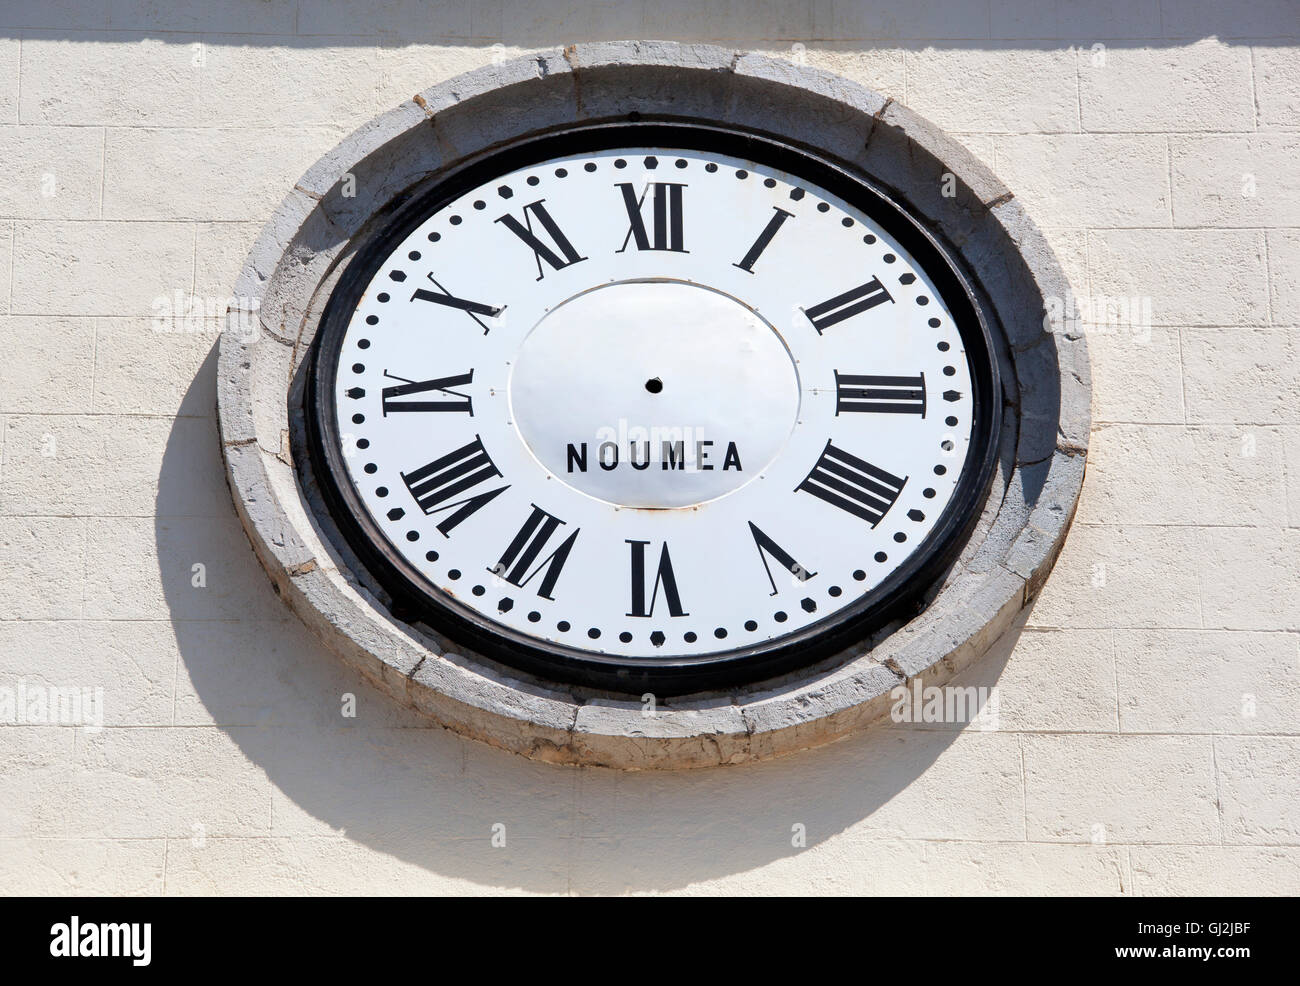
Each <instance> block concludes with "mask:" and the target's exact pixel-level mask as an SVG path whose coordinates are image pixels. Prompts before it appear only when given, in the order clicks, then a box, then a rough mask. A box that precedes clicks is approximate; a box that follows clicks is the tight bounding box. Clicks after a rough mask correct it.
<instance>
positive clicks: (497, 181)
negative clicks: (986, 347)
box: [332, 147, 974, 664]
mask: <svg viewBox="0 0 1300 986" xmlns="http://www.w3.org/2000/svg"><path fill="white" fill-rule="evenodd" d="M336 358H337V367H336V376H335V383H334V387H333V393H332V398H333V413H334V414H335V415H336V417H337V431H338V434H339V443H340V447H341V452H342V461H343V463H344V468H345V472H346V475H347V477H348V479H349V480H350V482H351V484H352V486H353V487H354V490H355V493H356V496H357V498H358V499H359V501H360V503H361V504H362V505H363V506H364V509H365V510H366V511H367V512H368V514H369V517H370V520H371V521H372V522H373V527H374V529H376V530H377V531H378V532H379V533H380V534H381V536H382V537H383V539H385V540H386V541H387V543H388V545H389V547H390V550H391V552H392V553H395V554H397V555H399V556H400V557H401V558H402V559H404V560H405V562H406V563H407V564H408V565H409V566H410V568H411V569H413V570H414V571H415V572H417V573H418V575H419V577H421V578H422V579H423V581H424V582H425V583H427V584H426V585H424V587H423V588H424V591H425V592H426V593H427V595H428V596H429V597H431V598H432V599H433V600H435V601H437V600H448V599H451V600H454V601H455V602H457V603H459V604H460V605H461V606H463V607H468V608H469V609H471V610H473V611H474V612H475V613H476V614H477V615H478V616H479V617H480V618H481V619H482V621H485V622H486V623H487V624H489V625H496V626H499V627H503V628H508V629H509V630H511V631H514V633H515V634H518V635H523V636H524V637H527V638H531V639H533V640H534V641H536V642H537V643H538V645H540V646H546V645H548V644H553V645H560V646H561V647H563V648H567V649H570V650H572V651H577V652H585V653H588V654H591V655H612V656H614V657H616V658H620V659H629V660H630V663H633V664H636V663H638V662H639V661H649V662H653V661H654V659H656V658H658V659H660V660H668V661H680V660H681V659H683V658H694V657H702V656H705V655H710V654H717V653H719V652H727V651H736V650H742V649H749V648H762V647H765V646H768V645H771V644H773V643H776V642H779V641H780V639H781V638H783V637H786V636H788V635H791V634H794V633H797V632H799V631H801V630H805V629H807V628H809V627H810V626H811V625H813V624H816V623H819V622H821V621H824V620H827V618H828V617H833V616H834V615H835V614H837V613H841V612H843V611H845V610H846V609H849V608H851V607H855V606H856V605H858V604H859V603H861V602H862V600H863V598H864V597H865V596H867V595H868V594H870V593H871V592H872V590H873V589H875V588H876V587H877V586H879V585H880V584H881V582H882V581H883V580H884V579H886V578H887V577H888V576H889V575H890V574H891V573H892V572H895V571H896V570H897V569H898V568H899V567H900V566H903V565H904V564H905V563H906V562H908V560H909V559H910V558H912V556H913V555H914V553H916V552H918V551H919V550H921V549H922V547H923V545H925V543H926V538H927V535H929V534H930V533H931V531H932V530H934V528H935V525H936V523H937V521H938V520H939V518H940V516H941V515H942V514H943V513H944V509H945V507H947V506H948V504H949V501H950V500H951V499H952V498H953V495H954V490H955V489H956V487H957V485H958V479H959V477H960V476H961V474H962V469H963V465H964V464H965V462H966V460H967V457H968V455H969V454H970V452H971V436H972V418H973V414H974V404H973V396H972V370H971V368H970V366H969V365H968V361H967V355H966V348H965V346H964V344H963V339H962V336H961V334H960V332H959V331H958V328H957V326H956V325H955V324H954V319H953V316H952V314H951V313H950V311H949V310H948V308H947V307H946V305H945V303H944V301H943V299H942V297H941V296H940V292H939V291H938V289H937V287H936V285H935V283H934V282H933V281H932V280H931V277H930V276H928V275H927V273H926V271H925V270H922V269H921V268H920V266H919V265H918V264H917V263H916V262H915V261H914V259H913V257H912V256H911V255H910V254H909V253H908V252H907V251H906V250H905V249H903V248H902V246H901V245H900V243H899V242H898V240H896V239H895V238H894V237H893V236H891V235H890V234H889V233H887V232H886V231H885V229H884V228H882V227H881V226H880V225H879V224H878V223H877V222H876V221H875V220H873V219H872V218H870V217H869V216H868V215H867V214H865V213H864V212H863V211H861V210H859V209H858V208H856V207H855V206H853V205H851V204H850V203H849V202H847V201H845V200H843V199H841V198H838V197H837V196H835V195H833V194H831V193H829V192H827V191H825V190H823V189H821V188H818V187H817V186H815V185H813V184H810V183H809V182H808V181H806V180H804V179H803V178H800V177H798V176H796V175H793V174H789V173H786V172H784V171H781V170H778V169H776V168H772V167H768V166H766V165H764V164H761V163H755V162H753V161H747V160H742V159H739V158H734V157H728V156H725V155H721V154H716V153H713V152H706V151H698V150H686V149H672V148H665V147H639V148H633V147H623V148H618V149H615V150H604V151H595V152H590V153H583V154H575V155H571V156H565V157H556V158H551V159H549V160H547V161H545V162H544V163H541V164H535V165H530V166H528V167H523V168H520V169H518V170H515V171H511V172H510V173H507V174H502V175H500V176H499V177H495V178H492V179H491V180H490V181H487V182H485V183H483V184H481V185H480V186H479V187H476V188H473V189H472V190H470V191H468V192H466V193H465V194H463V195H460V196H459V197H457V198H454V199H452V200H451V201H449V202H447V203H446V204H445V205H444V206H443V207H441V208H439V209H438V210H437V211H436V212H434V213H433V214H431V215H429V216H428V217H427V218H425V219H424V221H423V222H421V223H420V225H419V226H418V227H416V228H415V229H414V230H413V231H412V232H411V233H410V234H409V235H408V236H406V237H405V239H404V240H402V242H401V243H400V244H399V245H398V246H397V247H396V248H395V249H393V250H391V252H390V253H389V254H388V256H387V257H386V258H385V259H383V260H382V262H381V263H380V264H379V266H378V268H377V269H376V271H375V273H374V275H373V277H372V278H371V280H370V282H369V285H368V286H367V287H366V289H365V291H364V293H363V294H362V295H361V298H360V301H359V302H358V303H357V305H356V307H355V310H354V311H353V312H352V313H351V316H350V319H349V320H348V324H347V327H346V330H345V332H344V335H343V339H342V342H341V344H340V345H339V348H338V355H337V357H336Z"/></svg>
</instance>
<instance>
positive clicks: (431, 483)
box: [401, 435, 510, 537]
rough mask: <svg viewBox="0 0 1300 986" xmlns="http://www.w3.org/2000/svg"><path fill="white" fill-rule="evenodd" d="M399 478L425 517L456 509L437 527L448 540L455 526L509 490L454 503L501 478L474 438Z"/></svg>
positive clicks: (467, 497) (484, 493) (471, 497)
mask: <svg viewBox="0 0 1300 986" xmlns="http://www.w3.org/2000/svg"><path fill="white" fill-rule="evenodd" d="M401 475H402V482H403V483H405V484H406V488H407V489H408V490H410V492H411V496H412V497H414V498H415V502H416V503H418V504H419V505H420V509H421V510H423V511H424V512H425V513H426V514H434V513H439V512H440V511H443V510H451V508H452V507H456V508H458V509H457V510H456V511H455V512H454V513H452V514H450V515H449V516H448V517H446V518H444V519H443V520H442V522H441V523H439V524H438V531H439V532H440V533H441V534H442V536H443V537H450V536H451V532H452V530H453V529H454V528H455V527H456V526H457V525H458V524H460V523H461V522H462V521H464V520H465V519H466V518H467V517H470V516H471V515H473V514H474V513H476V512H477V511H479V510H482V509H483V507H485V506H486V505H487V504H488V503H490V502H491V501H492V500H493V499H495V498H496V497H498V496H500V495H501V494H502V493H504V492H505V491H506V490H508V489H509V488H510V487H509V485H506V486H498V487H497V488H496V489H494V490H485V491H484V492H482V493H473V494H470V495H469V496H465V497H461V499H455V498H456V497H459V496H460V495H461V494H462V493H467V492H469V491H470V490H472V489H473V488H474V487H476V486H480V485H482V484H483V483H486V482H487V481H488V480H490V479H492V478H493V477H494V476H496V477H499V476H500V475H501V471H500V470H499V469H497V467H496V466H495V465H493V464H492V459H491V458H490V457H489V456H488V454H487V450H486V449H484V448H483V441H482V439H480V438H479V437H478V436H477V435H475V436H474V441H472V442H468V443H466V444H465V445H462V446H461V447H460V448H458V449H456V450H455V451H454V452H448V453H447V454H446V455H444V456H442V457H441V458H438V459H434V460H433V461H432V462H430V463H429V464H428V465H424V466H421V467H420V468H419V469H413V470H411V471H410V472H404V473H402V474H401Z"/></svg>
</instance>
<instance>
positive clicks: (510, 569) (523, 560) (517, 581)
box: [488, 503, 578, 599]
mask: <svg viewBox="0 0 1300 986" xmlns="http://www.w3.org/2000/svg"><path fill="white" fill-rule="evenodd" d="M532 508H533V511H532V513H530V514H529V515H528V519H527V520H526V521H524V526H523V527H521V528H519V533H518V534H516V535H515V536H514V539H513V540H512V541H511V542H510V544H508V545H507V546H506V550H505V552H504V553H503V554H502V555H501V560H500V561H498V562H497V563H496V565H495V566H493V567H492V568H490V569H488V571H490V572H492V573H494V574H496V575H499V576H501V578H503V579H505V580H506V581H507V582H509V583H510V584H511V585H513V586H516V587H518V588H520V589H522V588H523V587H524V586H526V585H527V584H528V583H529V582H531V581H532V580H533V577H534V576H536V575H537V573H538V572H540V571H541V570H542V569H543V568H545V569H546V574H545V575H543V576H542V582H541V584H540V585H539V586H538V587H537V594H538V595H539V596H541V597H542V598H543V599H554V597H553V596H552V595H551V592H552V591H553V590H554V589H555V583H556V581H557V580H558V579H559V577H560V571H561V570H562V569H563V568H564V563H565V561H566V560H567V559H568V557H569V552H570V551H572V550H573V543H574V542H575V541H577V540H578V531H577V530H575V531H574V532H573V533H572V534H570V535H569V536H568V537H567V538H565V539H564V540H563V541H561V542H560V544H559V545H558V546H557V547H556V549H555V550H554V551H552V552H551V553H550V554H549V555H547V556H546V557H545V558H543V559H542V560H541V561H540V562H537V564H536V565H535V566H534V565H533V562H535V561H537V556H538V555H540V554H541V553H542V551H543V550H544V549H545V548H546V545H547V542H549V541H550V540H551V535H553V534H554V533H555V532H556V530H558V529H559V528H561V527H563V526H564V521H562V520H560V518H558V517H555V516H552V515H551V514H548V513H547V512H546V511H545V510H543V509H542V508H541V507H539V506H538V505H537V504H535V503H534V504H532ZM530 567H532V571H529V568H530Z"/></svg>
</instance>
